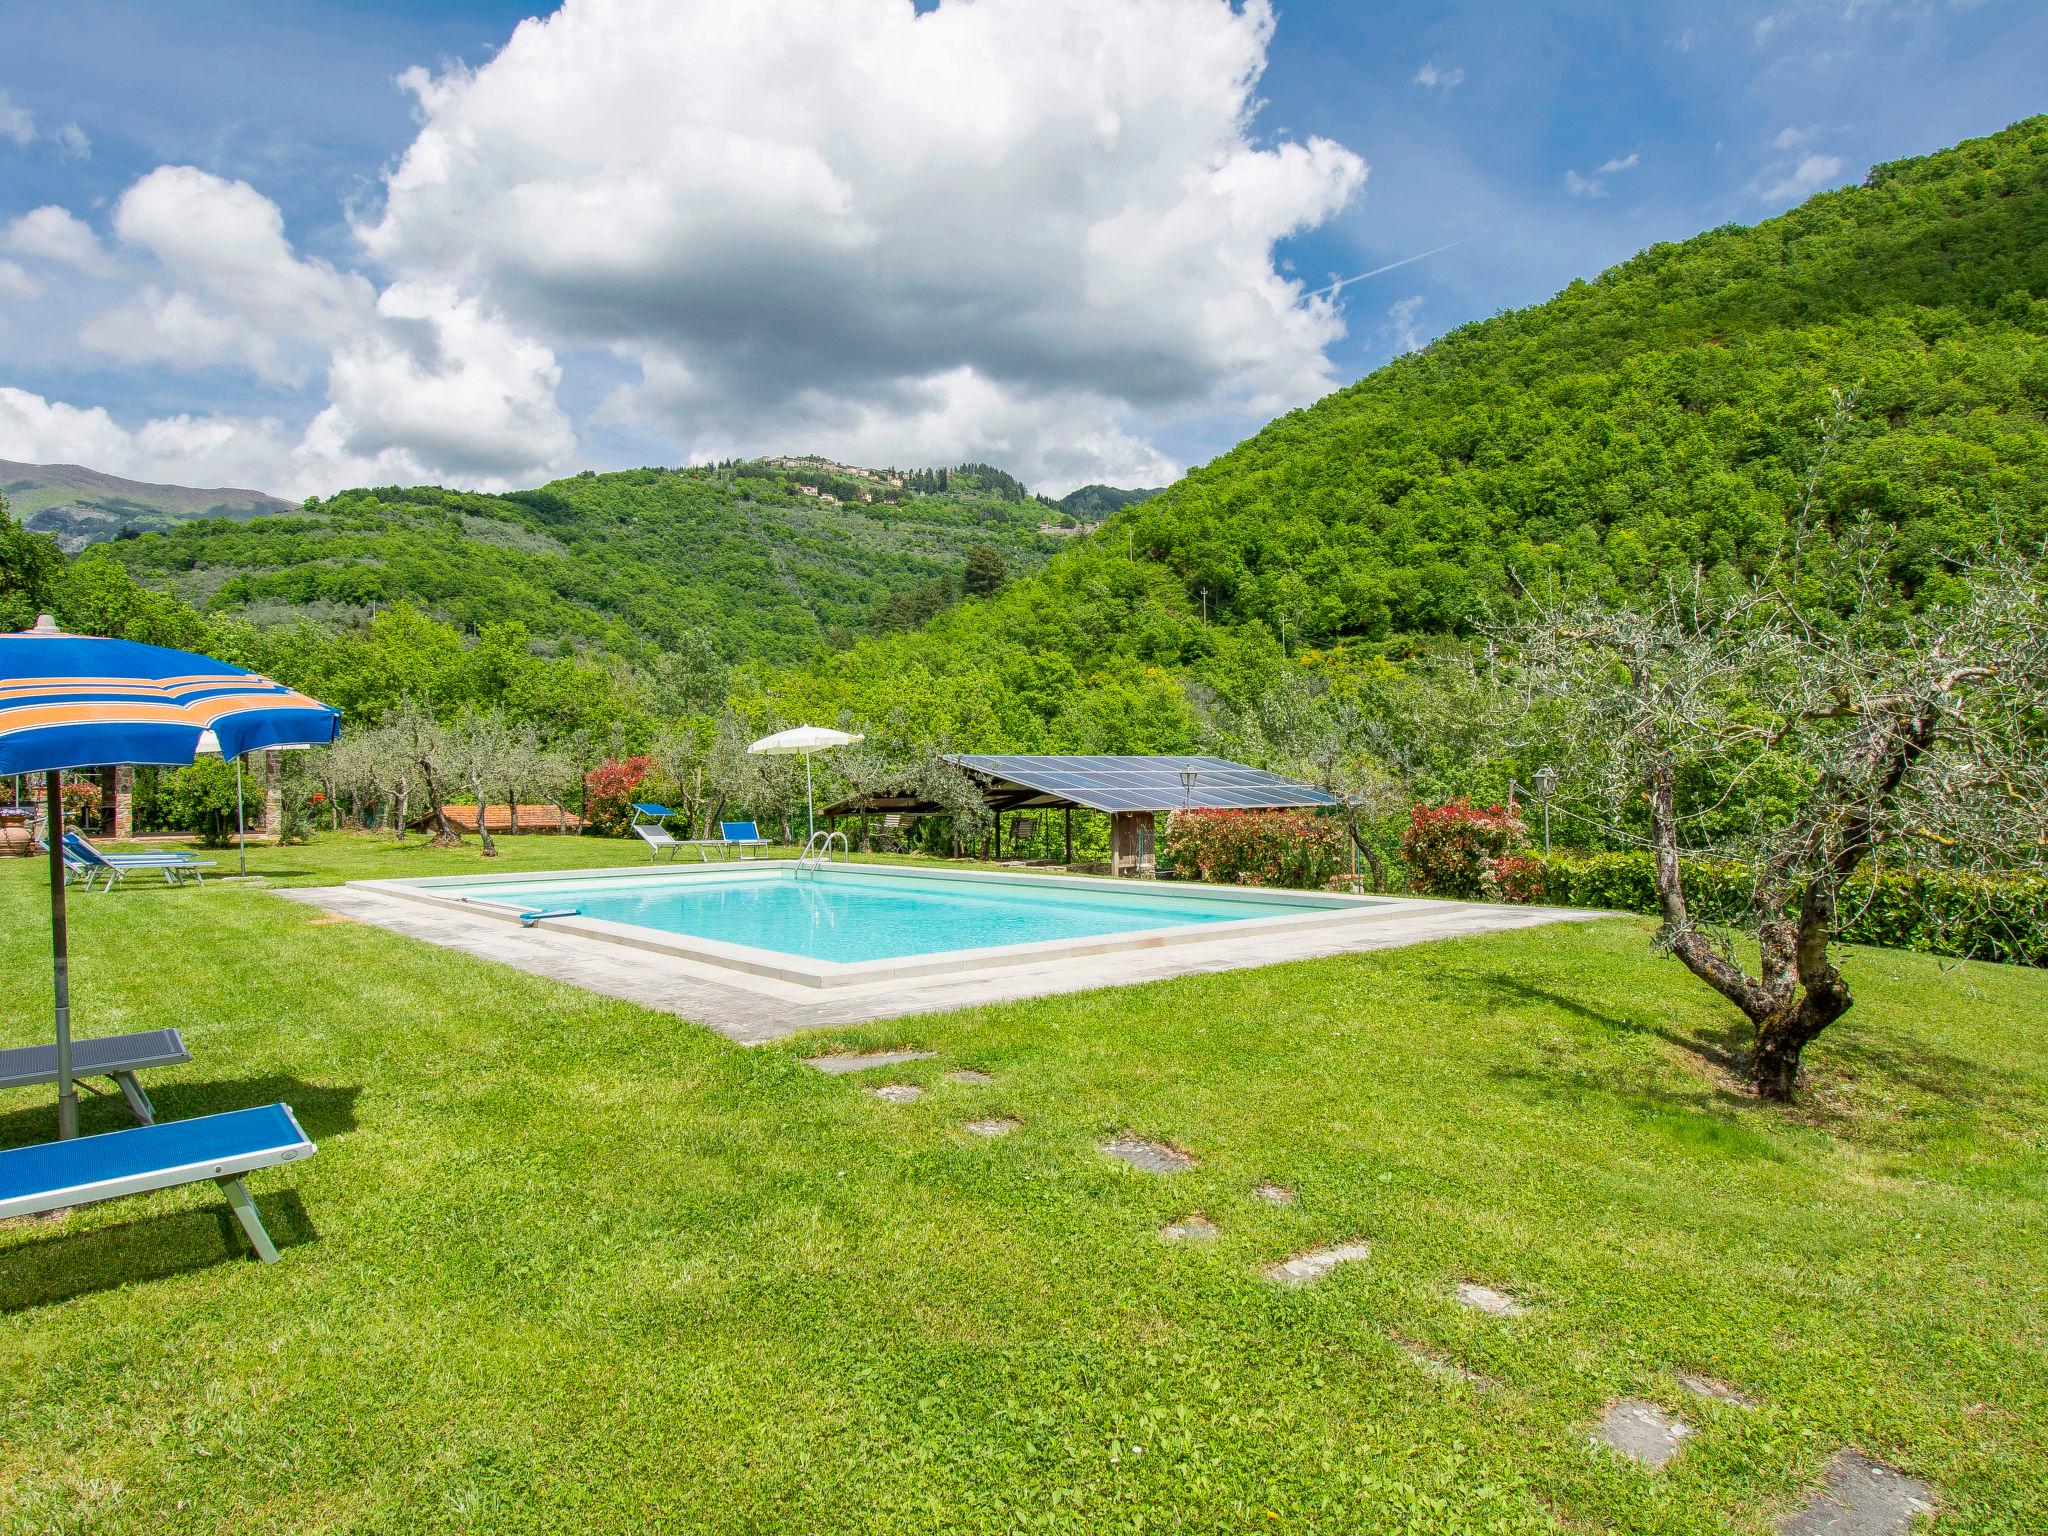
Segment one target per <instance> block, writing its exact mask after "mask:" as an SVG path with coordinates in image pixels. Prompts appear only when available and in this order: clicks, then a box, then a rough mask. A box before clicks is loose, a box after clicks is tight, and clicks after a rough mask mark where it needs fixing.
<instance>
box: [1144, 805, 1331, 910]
mask: <svg viewBox="0 0 2048 1536" xmlns="http://www.w3.org/2000/svg"><path fill="white" fill-rule="evenodd" d="M1164 852H1165V855H1166V857H1167V858H1168V860H1170V861H1171V863H1172V865H1173V869H1174V872H1175V873H1176V874H1178V875H1180V876H1182V877H1183V878H1188V877H1193V878H1196V879H1201V880H1208V881H1213V882H1215V883H1217V884H1220V885H1278V886H1285V887H1287V888H1289V889H1291V890H1297V891H1313V890H1321V889H1322V888H1323V887H1325V886H1327V885H1329V884H1330V883H1331V882H1332V881H1335V880H1339V879H1341V878H1343V877H1344V875H1345V874H1346V873H1347V872H1348V870H1349V869H1350V867H1351V866H1350V844H1349V841H1348V839H1347V838H1346V835H1345V832H1344V823H1343V822H1341V821H1339V820H1338V819H1337V818H1336V817H1334V816H1318V815H1316V814H1315V813H1314V812H1312V811H1175V812H1174V813H1173V815H1172V816H1170V817H1169V818H1168V819H1167V822H1166V847H1165V849H1164Z"/></svg>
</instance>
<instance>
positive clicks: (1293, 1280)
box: [1265, 1243, 1372, 1286]
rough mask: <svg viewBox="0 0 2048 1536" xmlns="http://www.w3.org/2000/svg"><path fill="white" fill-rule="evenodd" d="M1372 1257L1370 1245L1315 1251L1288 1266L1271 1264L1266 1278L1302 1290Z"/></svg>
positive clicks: (1343, 1246) (1341, 1245) (1298, 1255)
mask: <svg viewBox="0 0 2048 1536" xmlns="http://www.w3.org/2000/svg"><path fill="white" fill-rule="evenodd" d="M1371 1257H1372V1245H1371V1244H1370V1243H1338V1244H1337V1245H1335V1246H1334V1247H1330V1248H1311V1249H1310V1250H1309V1251H1308V1252H1307V1253H1301V1254H1296V1255H1295V1256H1294V1257H1293V1258H1291V1259H1289V1260H1287V1261H1286V1262H1285V1263H1284V1264H1269V1265H1267V1266H1266V1270H1265V1275H1266V1278H1267V1279H1268V1280H1272V1281H1274V1282H1276V1283H1278V1284H1280V1285H1287V1286H1302V1285H1307V1284H1309V1283H1310V1282H1311V1281H1314V1280H1320V1279H1322V1277H1323V1276H1324V1275H1327V1274H1328V1273H1329V1272H1330V1271H1331V1270H1333V1269H1335V1268H1336V1267H1337V1266H1338V1265H1339V1264H1355V1263H1357V1262H1359V1261H1360V1260H1362V1259H1369V1258H1371Z"/></svg>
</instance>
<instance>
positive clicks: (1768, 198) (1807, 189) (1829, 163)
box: [1757, 155, 1842, 203]
mask: <svg viewBox="0 0 2048 1536" xmlns="http://www.w3.org/2000/svg"><path fill="white" fill-rule="evenodd" d="M1841 173H1842V159H1841V156H1839V155H1807V156H1806V157H1804V158H1803V159H1802V160H1800V162H1799V163H1798V164H1797V165H1795V166H1793V167H1792V168H1791V170H1789V171H1787V172H1785V173H1784V174H1783V175H1781V176H1780V177H1779V179H1777V180H1775V181H1769V184H1768V185H1767V186H1765V187H1763V188H1762V189H1761V191H1759V193H1758V194H1757V195H1758V196H1759V197H1761V198H1762V199H1763V200H1764V201H1765V202H1767V203H1797V202H1803V201H1804V200H1805V199H1807V198H1809V197H1811V196H1812V195H1813V194H1814V193H1816V192H1818V191H1820V190H1821V188H1823V187H1825V186H1828V185H1829V184H1831V183H1832V182H1833V181H1834V180H1835V179H1836V178H1837V177H1838V176H1840V175H1841ZM1766 180H1768V178H1766Z"/></svg>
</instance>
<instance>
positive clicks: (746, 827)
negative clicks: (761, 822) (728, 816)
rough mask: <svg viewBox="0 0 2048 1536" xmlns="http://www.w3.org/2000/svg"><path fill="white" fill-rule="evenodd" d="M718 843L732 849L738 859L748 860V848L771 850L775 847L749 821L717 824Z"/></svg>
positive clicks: (758, 828)
mask: <svg viewBox="0 0 2048 1536" xmlns="http://www.w3.org/2000/svg"><path fill="white" fill-rule="evenodd" d="M718 836H719V842H720V843H721V844H723V845H724V846H725V847H727V848H730V849H732V850H733V851H734V852H735V853H736V854H737V855H738V856H739V857H740V858H743V859H744V858H748V857H750V855H749V854H748V852H747V850H748V849H749V848H772V847H774V846H775V845H774V844H773V843H771V842H769V841H768V839H767V838H765V837H763V836H762V835H761V829H760V827H758V826H756V825H755V824H754V823H753V822H751V821H721V822H720V823H719V824H718Z"/></svg>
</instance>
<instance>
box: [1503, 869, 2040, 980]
mask: <svg viewBox="0 0 2048 1536" xmlns="http://www.w3.org/2000/svg"><path fill="white" fill-rule="evenodd" d="M1524 857H1525V858H1526V859H1527V861H1528V862H1529V863H1531V864H1533V865H1534V867H1535V869H1536V871H1537V877H1536V878H1535V879H1534V880H1532V881H1531V882H1529V887H1528V888H1527V890H1526V894H1524V895H1523V896H1522V899H1525V900H1530V901H1548V902H1554V903H1556V904H1557V905H1559V906H1566V907H1611V908H1615V909H1617V910H1620V911H1625V912H1648V913H1651V914H1653V915H1654V914H1655V913H1656V911H1657V885H1656V878H1655V871H1654V865H1653V861H1652V859H1651V856H1650V855H1649V854H1648V853H1602V854H1594V855H1592V856H1590V857H1588V856H1583V855H1576V854H1566V853H1553V854H1530V855H1525V856H1524ZM1749 892H1750V879H1749V872H1748V871H1747V870H1746V869H1744V868H1743V867H1742V866H1741V865H1739V864H1725V863H1716V862H1709V861H1705V860H1700V861H1693V860H1688V861H1687V862H1686V865H1685V899H1686V906H1687V908H1688V910H1690V911H1691V913H1692V914H1693V916H1694V917H1695V918H1697V919H1698V920H1700V921H1701V922H1735V921H1738V920H1740V919H1741V918H1743V917H1744V916H1745V915H1746V914H1747V913H1748V910H1749ZM1841 914H1842V918H1843V920H1844V921H1843V925H1842V933H1841V937H1842V938H1844V939H1845V940H1847V941H1848V942H1849V943H1852V944H1880V945H1883V946H1885V947H1886V948H1890V949H1916V950H1920V951H1923V952H1925V953H1928V954H1935V955H1956V956H1960V957H1962V958H1965V959H1970V960H1997V961H2002V962H2005V963H2007V964H2011V965H2048V878H2043V877H2041V876H2038V875H1970V874H1960V873H1951V872H1945V871H1940V870H1928V871H1920V872H1914V871H1905V870H1898V871H1893V870H1886V871H1883V872H1881V873H1878V874H1876V875H1870V874H1860V875H1857V876H1856V877H1854V878H1853V879H1851V880H1850V882H1849V883H1848V885H1847V887H1846V888H1845V889H1844V891H1843V893H1842V904H1841Z"/></svg>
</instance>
